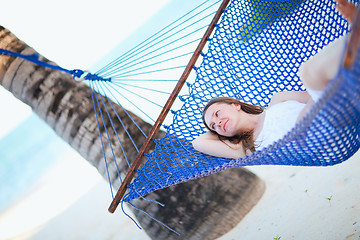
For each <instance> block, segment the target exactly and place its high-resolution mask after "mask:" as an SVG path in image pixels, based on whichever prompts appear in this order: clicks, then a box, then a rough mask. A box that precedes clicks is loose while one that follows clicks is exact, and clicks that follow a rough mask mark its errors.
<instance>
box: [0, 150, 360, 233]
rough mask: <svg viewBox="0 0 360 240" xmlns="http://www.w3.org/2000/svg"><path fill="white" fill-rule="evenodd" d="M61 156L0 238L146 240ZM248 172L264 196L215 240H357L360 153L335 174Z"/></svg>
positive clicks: (331, 170)
mask: <svg viewBox="0 0 360 240" xmlns="http://www.w3.org/2000/svg"><path fill="white" fill-rule="evenodd" d="M67 154H68V155H67V157H66V158H62V159H61V160H58V161H57V162H56V164H55V165H54V166H53V167H52V168H51V169H50V170H49V171H47V173H46V174H45V175H43V176H42V177H41V178H40V179H39V180H38V181H37V182H36V183H35V184H34V185H33V186H32V187H31V188H30V189H29V190H28V192H27V194H25V195H23V196H22V197H21V198H20V199H19V200H18V201H17V202H16V203H15V204H13V205H12V206H11V208H9V209H8V210H7V211H6V212H5V213H3V214H2V215H1V216H0V239H3V240H5V239H6V240H8V239H13V240H22V239H31V240H38V239H39V240H40V239H59V240H62V239H66V240H75V239H149V238H148V237H147V235H146V234H145V232H144V231H142V230H139V229H138V228H137V227H136V226H135V224H134V223H133V222H132V221H131V220H130V219H129V218H127V217H126V216H125V215H124V214H123V213H122V211H121V210H118V211H117V212H116V213H115V214H113V215H112V214H110V213H108V212H107V208H108V206H109V203H110V199H111V194H110V189H109V185H108V183H107V182H106V181H105V180H103V179H102V178H101V177H100V176H99V174H98V173H97V171H96V170H95V169H94V168H93V167H91V166H90V165H89V164H88V163H87V162H86V161H84V160H83V159H82V158H81V157H80V156H79V155H78V154H77V153H73V152H69V153H67ZM249 169H250V170H251V171H253V172H254V173H256V174H257V175H258V176H259V177H261V178H262V179H264V180H265V182H266V187H267V188H266V192H265V194H264V196H263V197H262V199H261V200H260V202H259V203H258V204H257V205H256V206H255V208H253V210H252V211H251V212H250V213H249V214H248V215H247V216H246V217H245V219H243V221H241V222H240V223H239V224H238V225H237V226H236V227H235V228H234V229H233V230H232V231H230V232H229V233H228V234H226V235H224V236H222V237H221V238H220V239H221V240H228V239H260V240H261V239H317V240H318V239H326V240H332V239H334V240H337V239H346V240H347V239H350V240H358V239H360V174H359V173H360V152H358V153H357V154H355V156H353V157H352V158H351V159H349V160H348V161H346V162H344V163H342V164H340V165H336V166H333V167H326V168H318V167H282V166H257V167H249ZM127 212H130V211H127ZM164 231H167V230H166V229H164Z"/></svg>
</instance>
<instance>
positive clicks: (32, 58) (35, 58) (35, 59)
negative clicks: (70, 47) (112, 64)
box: [0, 49, 111, 82]
mask: <svg viewBox="0 0 360 240" xmlns="http://www.w3.org/2000/svg"><path fill="white" fill-rule="evenodd" d="M0 54H1V55H4V56H11V57H18V58H22V59H24V60H27V61H29V62H32V63H35V64H37V65H39V66H42V67H47V68H51V69H55V70H58V71H62V72H66V73H68V74H71V75H72V76H73V79H74V80H77V79H79V80H89V81H104V82H111V78H103V77H101V76H99V75H97V74H92V73H87V75H86V76H85V77H84V78H83V79H82V75H84V73H86V71H83V70H81V69H74V70H68V69H66V68H62V67H60V66H56V65H53V64H50V63H47V62H44V61H41V60H39V54H37V53H35V54H29V55H26V54H21V53H17V52H13V51H10V50H6V49H0Z"/></svg>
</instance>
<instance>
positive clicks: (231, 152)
mask: <svg viewBox="0 0 360 240" xmlns="http://www.w3.org/2000/svg"><path fill="white" fill-rule="evenodd" d="M192 144H193V147H194V148H195V149H196V150H198V151H199V152H202V153H205V154H209V155H212V156H215V157H224V158H233V159H237V158H241V157H243V156H245V153H244V149H243V147H242V145H241V143H239V144H233V143H231V142H230V141H228V140H224V141H221V140H220V139H219V137H218V136H217V135H215V134H213V133H211V132H206V133H204V134H203V135H200V136H199V137H197V138H196V139H194V140H193V141H192Z"/></svg>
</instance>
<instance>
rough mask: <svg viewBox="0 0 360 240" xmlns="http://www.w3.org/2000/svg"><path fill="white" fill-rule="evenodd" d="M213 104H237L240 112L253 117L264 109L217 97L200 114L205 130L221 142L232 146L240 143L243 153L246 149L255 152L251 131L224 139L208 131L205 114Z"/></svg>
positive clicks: (228, 98) (229, 98)
mask: <svg viewBox="0 0 360 240" xmlns="http://www.w3.org/2000/svg"><path fill="white" fill-rule="evenodd" d="M215 103H226V104H239V105H240V108H241V110H243V111H244V112H245V113H248V114H253V115H258V114H260V113H262V112H263V111H264V108H263V107H260V106H257V105H253V104H249V103H245V102H242V101H239V100H237V99H235V98H232V97H217V98H213V99H211V100H210V101H209V102H208V103H207V104H206V106H205V107H204V109H203V112H202V121H203V123H204V125H205V127H206V128H207V129H209V131H210V132H212V133H214V134H216V135H218V137H219V139H220V140H221V141H224V140H226V139H227V140H229V141H230V142H232V143H234V144H238V143H240V142H241V144H242V146H243V148H244V151H245V152H246V150H247V149H249V150H250V151H251V152H255V143H254V142H255V140H254V132H253V131H248V132H241V133H238V134H236V135H235V136H232V137H226V136H222V135H220V134H218V133H217V132H216V131H214V130H212V129H210V127H209V126H208V125H207V124H206V122H205V112H206V111H207V109H208V108H209V107H210V106H211V105H213V104H215Z"/></svg>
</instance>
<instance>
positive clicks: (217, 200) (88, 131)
mask: <svg viewBox="0 0 360 240" xmlns="http://www.w3.org/2000/svg"><path fill="white" fill-rule="evenodd" d="M0 48H4V49H7V50H11V51H15V52H20V53H23V54H34V53H36V51H35V50H33V49H32V48H30V47H29V46H27V45H26V44H25V43H24V42H22V41H20V40H19V39H17V38H16V37H15V36H14V35H13V34H11V33H10V31H8V30H7V29H5V28H3V27H1V26H0ZM40 59H41V60H43V61H48V60H46V59H45V58H43V57H41V56H40ZM0 83H1V85H2V86H4V87H5V88H6V89H7V90H9V91H10V92H11V93H12V94H13V95H14V96H15V97H17V98H18V99H20V100H21V101H23V102H24V103H26V104H28V105H29V106H31V107H32V109H33V111H34V112H36V113H37V114H38V115H39V116H40V117H41V118H42V119H43V120H44V121H45V122H46V123H48V124H49V125H50V126H51V127H52V128H53V129H54V131H55V132H56V133H57V134H58V135H59V136H60V137H62V138H63V139H64V141H66V142H67V143H69V144H70V145H71V146H72V147H73V148H74V149H75V150H77V151H78V152H79V153H80V154H81V155H82V156H83V157H84V158H85V159H86V160H87V161H89V162H90V163H91V164H92V165H93V166H95V167H96V168H97V169H98V171H99V173H100V174H101V175H102V176H104V177H105V178H106V179H108V177H107V172H106V168H105V163H104V162H105V161H104V158H103V153H102V148H101V137H100V134H99V130H98V126H97V122H96V117H95V112H94V108H93V103H92V96H91V90H90V88H89V87H88V86H87V85H85V84H83V83H80V82H76V81H74V80H73V79H72V77H71V76H69V75H68V74H67V73H63V72H59V71H56V70H53V69H48V68H43V67H40V66H37V65H34V64H32V63H30V62H27V61H24V60H22V59H18V58H13V57H8V56H0ZM113 105H115V104H114V103H113ZM116 108H117V111H118V114H119V115H121V117H123V119H124V124H125V125H126V126H127V129H128V131H129V132H130V134H131V135H132V136H133V137H134V141H135V143H136V144H137V145H138V146H140V145H141V144H142V142H143V141H144V137H143V135H142V134H140V132H139V130H137V128H136V127H135V126H134V124H133V123H132V121H131V120H130V119H129V117H127V116H126V114H125V113H124V110H122V109H121V108H120V107H119V106H116ZM112 117H113V118H115V115H114V116H112ZM132 117H133V118H134V119H135V121H136V122H137V123H138V125H140V126H141V128H142V129H143V130H144V131H145V132H149V130H150V128H151V125H149V124H147V123H146V122H144V121H142V120H141V119H140V118H138V117H137V116H135V115H132ZM104 124H105V125H107V126H108V125H110V123H109V122H105V123H104ZM115 128H116V129H117V131H118V134H119V135H120V138H122V139H124V140H125V141H124V142H127V143H128V145H125V146H124V148H125V149H126V150H127V154H128V156H129V158H130V159H134V158H135V156H136V153H137V152H136V150H135V148H134V147H132V146H131V145H130V141H126V139H127V134H125V131H124V129H123V128H122V126H121V125H120V124H117V125H116V126H115ZM104 131H105V130H104V129H101V133H102V135H103V136H104V135H105V134H104ZM112 143H113V144H115V141H112ZM113 148H114V149H116V155H117V156H118V157H119V159H121V163H120V164H121V167H120V168H121V169H125V170H126V167H125V166H126V164H125V163H124V162H125V161H124V160H123V159H124V157H123V153H122V152H121V151H120V150H119V149H120V147H119V146H116V145H114V146H113ZM105 149H106V151H109V144H107V145H106V146H105ZM109 165H110V168H109V172H110V175H111V179H112V180H113V181H114V185H115V187H118V185H119V184H117V183H118V182H119V181H117V178H118V174H117V170H116V167H115V165H114V164H113V163H110V164H109ZM121 174H125V172H124V171H122V172H121ZM264 189H265V186H264V183H263V181H261V180H260V179H259V178H258V177H257V176H256V175H254V174H252V173H251V172H249V171H247V170H245V169H243V168H237V169H230V170H226V171H223V172H221V173H218V174H214V175H211V176H209V177H206V178H202V179H198V180H194V181H190V182H187V183H183V184H178V185H176V186H172V187H169V188H166V189H162V190H159V191H156V192H154V193H150V194H149V195H148V196H147V197H148V198H151V199H156V200H157V201H159V202H162V203H164V204H165V205H166V207H164V208H163V207H160V206H158V205H155V204H154V203H149V202H147V201H144V200H141V199H137V200H136V205H137V206H139V207H140V208H142V209H144V210H145V211H147V212H148V213H150V214H151V215H153V216H154V217H155V218H157V219H159V220H160V221H162V222H164V223H165V224H167V225H168V226H170V227H171V228H173V229H175V230H176V231H178V232H180V233H181V236H180V237H178V236H177V235H175V234H174V233H172V232H170V231H168V230H166V229H165V228H163V227H162V226H161V225H159V224H158V223H156V222H154V221H153V220H151V219H150V218H149V217H147V216H146V215H145V214H144V213H142V212H139V211H138V210H134V213H135V215H136V217H137V220H138V221H139V222H140V224H141V225H142V227H143V228H144V229H145V231H146V232H147V234H148V235H149V236H150V237H151V238H154V239H177V238H181V239H214V238H216V237H219V236H221V235H223V234H224V233H226V232H228V231H229V230H231V228H233V227H234V226H235V225H236V224H238V223H239V222H240V221H241V219H242V218H243V217H244V216H245V215H246V214H247V213H248V212H249V211H250V210H251V208H252V207H253V206H254V205H255V204H256V203H257V201H258V200H259V199H260V197H261V196H262V194H263V192H264ZM109 204H110V203H109ZM104 211H105V209H104Z"/></svg>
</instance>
